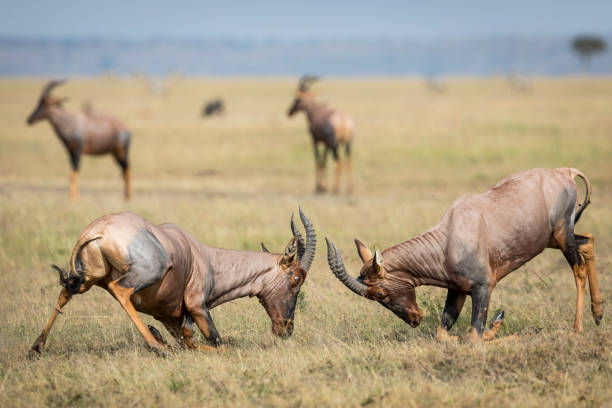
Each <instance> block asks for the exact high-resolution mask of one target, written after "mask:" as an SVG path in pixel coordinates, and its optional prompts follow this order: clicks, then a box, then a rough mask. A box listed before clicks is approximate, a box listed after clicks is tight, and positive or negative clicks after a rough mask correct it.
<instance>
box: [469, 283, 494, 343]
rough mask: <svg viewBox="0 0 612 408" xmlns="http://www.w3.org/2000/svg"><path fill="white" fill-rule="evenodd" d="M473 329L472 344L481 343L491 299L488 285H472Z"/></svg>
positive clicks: (471, 334) (471, 333)
mask: <svg viewBox="0 0 612 408" xmlns="http://www.w3.org/2000/svg"><path fill="white" fill-rule="evenodd" d="M471 294H472V330H471V332H470V341H471V342H472V344H477V343H480V342H481V340H482V335H483V332H484V327H485V323H486V321H487V314H488V312H489V299H490V298H491V291H490V289H489V288H488V287H486V286H482V285H478V286H476V285H474V286H473V287H472V293H471Z"/></svg>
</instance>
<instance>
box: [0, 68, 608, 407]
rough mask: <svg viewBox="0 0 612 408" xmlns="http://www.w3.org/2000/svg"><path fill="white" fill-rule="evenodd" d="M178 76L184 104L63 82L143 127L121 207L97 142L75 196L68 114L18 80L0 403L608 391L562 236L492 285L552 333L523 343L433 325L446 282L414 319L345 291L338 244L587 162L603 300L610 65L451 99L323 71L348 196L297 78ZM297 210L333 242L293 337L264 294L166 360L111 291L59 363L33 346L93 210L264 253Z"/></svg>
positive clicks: (5, 152)
mask: <svg viewBox="0 0 612 408" xmlns="http://www.w3.org/2000/svg"><path fill="white" fill-rule="evenodd" d="M168 81H169V84H170V86H169V88H170V93H169V95H168V96H166V97H160V96H156V95H151V94H149V92H148V87H147V85H146V83H144V82H143V81H142V80H139V79H119V78H113V77H103V78H97V79H92V80H74V81H71V82H68V83H67V84H66V85H65V86H63V87H60V88H57V90H56V92H57V94H58V95H69V96H70V97H71V100H70V102H68V103H67V108H68V109H78V108H79V106H80V104H81V103H82V102H83V101H84V100H86V99H87V100H91V101H92V103H93V106H94V109H99V110H103V111H109V112H113V113H116V114H117V115H118V116H120V117H121V118H122V119H123V120H124V121H125V122H126V123H127V124H129V126H130V127H131V129H132V130H133V133H134V141H133V145H132V163H133V168H134V190H135V191H134V192H135V198H134V200H133V201H131V202H128V203H126V202H124V201H123V200H122V198H121V196H122V194H121V191H122V185H121V179H120V177H119V170H118V168H117V167H116V166H115V164H114V163H113V161H112V159H111V158H110V157H105V158H90V157H85V158H84V159H83V160H82V171H81V189H82V194H81V197H80V200H79V201H78V202H77V203H76V204H70V203H69V202H68V180H67V173H68V160H67V157H66V153H65V152H64V151H63V147H62V146H61V145H60V143H59V142H58V141H57V140H55V136H54V135H53V133H52V130H51V128H50V126H49V125H48V124H46V123H41V124H38V125H37V126H35V127H31V128H30V127H26V125H25V118H26V116H27V114H28V113H29V111H30V110H31V109H33V107H34V104H35V102H36V98H37V96H38V93H39V91H40V89H41V86H42V84H43V82H41V81H33V80H2V81H0V124H1V126H0V287H1V288H2V290H1V293H2V296H0V316H1V318H0V405H1V406H40V405H51V406H57V405H71V406H90V405H105V406H142V405H159V406H186V405H206V406H224V405H239V406H243V405H266V406H320V405H327V406H360V405H361V406H377V405H385V406H387V405H390V406H415V407H420V406H432V405H441V404H451V405H455V406H475V405H476V406H491V405H497V406H511V405H528V406H542V405H545V406H550V405H559V406H576V405H578V406H605V405H609V404H610V403H611V402H610V400H611V399H612V391H610V387H609V384H610V381H611V380H612V355H611V353H610V347H611V346H612V340H611V339H612V337H611V334H612V333H611V332H610V329H609V324H608V323H607V316H604V320H603V322H602V325H601V326H600V327H596V326H595V324H594V323H593V321H592V319H591V318H590V312H589V311H588V310H585V333H584V334H583V335H580V336H577V335H575V334H574V333H573V331H572V325H573V314H574V303H575V296H576V294H575V286H574V280H573V276H572V272H571V270H570V269H569V267H568V266H567V265H566V262H565V260H564V259H563V256H562V255H561V254H560V253H559V252H558V251H553V250H547V251H545V252H544V253H543V254H542V255H540V256H539V257H537V258H536V259H534V260H533V261H532V262H530V263H528V264H527V265H526V266H525V267H523V268H521V269H520V270H519V271H516V272H515V273H513V274H511V275H510V276H509V277H507V278H506V279H504V280H503V281H502V282H501V283H500V284H499V286H498V287H497V288H496V289H495V291H494V292H493V298H492V304H491V310H495V309H498V308H503V309H505V311H506V316H507V317H506V324H505V327H504V328H503V330H502V333H501V335H502V336H504V335H509V334H513V333H515V332H519V331H523V330H528V329H529V328H531V327H534V326H535V327H540V328H542V331H541V332H540V333H539V334H537V335H535V336H531V337H528V338H525V339H524V340H523V341H521V342H518V343H508V344H489V345H484V346H481V347H471V346H469V345H467V344H464V343H459V344H453V345H446V344H440V343H438V342H436V341H435V340H434V338H433V337H434V333H435V328H436V326H437V323H438V321H439V318H440V314H441V312H442V307H443V304H444V298H445V291H444V290H442V289H438V288H420V289H419V290H418V291H417V293H418V300H419V303H420V305H421V308H422V309H424V310H425V311H426V313H427V315H426V317H425V319H424V321H423V323H422V324H421V326H420V327H419V328H417V329H411V328H410V327H408V326H407V325H406V324H404V323H403V322H401V321H400V320H399V319H397V318H396V317H394V316H393V315H392V314H390V313H389V312H387V311H386V310H384V309H383V308H382V307H380V306H378V305H376V304H374V303H372V302H369V301H367V300H365V299H361V298H358V297H356V296H355V295H353V294H352V293H349V292H348V291H347V290H346V289H345V288H343V287H342V286H341V284H340V283H339V282H337V281H336V280H335V278H333V276H332V275H331V273H330V272H329V269H328V267H327V265H326V262H325V259H326V257H325V248H324V245H322V244H321V241H322V239H323V237H324V236H327V237H329V238H331V239H332V240H333V241H334V242H335V243H336V244H337V245H338V246H339V248H340V249H341V251H342V253H343V255H344V258H345V263H346V265H347V268H348V269H349V270H350V271H352V273H353V274H355V273H357V271H358V269H359V267H360V261H359V259H358V257H357V254H356V252H355V251H354V247H353V243H352V239H353V238H354V237H358V238H360V239H361V240H362V241H364V242H366V243H367V244H368V245H370V246H372V245H374V244H376V245H378V246H380V247H386V246H389V245H391V244H394V243H397V242H399V241H402V240H405V239H408V238H409V237H411V236H413V235H415V234H418V233H419V232H422V231H424V230H426V229H427V228H429V227H430V226H432V225H433V224H435V223H436V222H437V220H438V219H439V218H440V216H441V215H442V213H443V212H444V210H445V209H446V208H447V207H448V206H449V205H450V203H451V202H452V201H453V200H454V199H455V198H457V197H458V196H460V195H462V194H467V193H475V192H480V191H483V190H485V189H486V188H488V187H489V186H490V185H492V184H493V183H495V182H496V181H497V180H499V179H501V178H502V177H504V176H506V175H508V174H511V173H513V172H516V171H518V170H522V169H525V168H531V167H540V166H542V167H558V166H572V167H577V168H580V169H581V170H582V171H583V172H585V173H586V174H587V175H588V176H589V177H590V179H591V181H592V183H593V197H592V205H591V206H590V207H589V208H588V210H587V211H586V212H585V214H584V216H583V217H582V219H581V221H580V223H579V224H578V227H577V231H579V232H591V233H593V234H595V236H596V252H597V262H598V268H599V274H600V282H601V287H602V295H603V297H604V299H607V298H609V295H610V293H611V292H610V288H611V287H612V278H610V276H609V275H610V262H611V261H612V255H611V249H612V247H611V244H610V240H611V238H612V215H611V214H610V209H611V208H612V189H611V187H612V161H611V159H612V117H611V116H610V108H611V106H612V98H611V96H610V95H612V80H610V79H607V78H604V79H597V80H591V79H584V78H575V79H554V80H553V79H546V78H542V79H538V80H535V81H534V86H533V90H532V91H531V92H528V93H517V92H515V91H513V90H512V89H510V88H508V87H507V85H506V84H505V82H504V81H503V80H502V79H496V78H492V79H487V80H463V79H461V80H460V79H455V80H449V81H448V90H447V91H446V92H445V93H443V94H434V93H430V92H429V91H428V89H427V87H426V86H425V84H423V83H421V82H419V81H417V80H403V79H393V80H391V79H389V80H386V79H376V80H374V79H372V80H333V79H328V80H326V81H322V82H320V83H318V84H316V85H315V86H314V87H313V89H314V90H316V91H317V92H318V93H319V97H320V98H321V99H323V100H326V101H328V102H330V104H333V105H334V106H338V107H342V108H343V110H346V111H348V112H350V113H351V114H353V116H354V117H355V120H356V123H357V133H356V140H355V145H354V146H355V147H354V168H355V177H356V192H355V194H354V195H352V196H347V195H344V194H342V195H339V196H333V195H327V196H318V195H314V194H313V193H312V191H313V190H314V162H313V155H312V152H311V147H310V141H309V137H308V135H307V131H306V124H305V120H304V118H302V117H298V118H294V119H288V118H286V116H285V112H286V109H287V108H288V106H289V104H290V102H291V100H292V92H293V90H294V87H295V83H294V81H293V80H288V79H269V80H255V79H219V80H211V79H199V80H196V79H185V78H181V77H172V78H169V79H168ZM215 95H221V96H222V97H223V98H224V99H225V101H226V103H227V107H228V112H227V114H226V115H225V116H223V117H218V118H212V119H203V118H201V117H199V112H200V110H201V107H202V105H203V103H204V101H205V100H206V99H208V98H209V97H211V96H215ZM332 167H333V166H332V165H331V164H330V165H329V171H330V176H331V170H332ZM525 199H526V200H528V199H529V197H525ZM298 204H301V205H302V207H303V208H304V210H305V211H306V213H307V214H308V216H309V217H310V218H311V220H312V222H313V224H314V225H315V227H316V229H317V232H318V236H319V246H318V252H317V256H316V258H315V262H314V264H313V267H312V269H311V271H310V273H309V275H308V279H307V280H306V283H305V286H304V289H303V293H304V296H303V298H302V299H301V301H300V304H299V305H298V310H297V312H296V328H295V332H294V335H293V337H292V338H290V339H288V340H279V339H277V338H275V337H273V335H272V334H271V333H270V322H269V320H268V318H267V316H266V314H265V312H264V310H263V308H261V307H260V306H259V304H258V303H257V301H254V300H252V299H241V300H238V301H235V302H232V303H229V304H225V305H223V306H221V307H219V308H217V309H214V310H213V312H212V314H213V319H214V320H215V322H216V324H217V327H218V328H219V330H220V332H221V336H222V337H223V338H224V340H225V341H226V343H227V344H228V348H227V350H226V351H224V352H221V353H204V352H200V353H196V352H190V351H177V352H174V353H173V354H172V356H171V357H170V358H168V359H161V358H158V357H156V356H155V355H154V354H153V353H151V352H149V351H147V350H146V348H145V346H144V342H143V340H142V339H141V337H140V335H139V333H138V332H137V331H136V329H135V328H134V327H133V326H132V324H131V323H130V321H129V320H128V318H127V316H126V315H125V313H124V312H123V311H122V310H121V308H120V306H119V305H118V304H117V303H116V302H115V301H114V300H113V299H112V298H111V296H109V295H108V294H107V293H105V292H103V291H102V290H100V289H96V288H94V289H92V290H91V291H90V292H88V293H86V294H85V295H83V296H76V297H75V298H74V299H73V300H72V301H71V302H70V303H69V304H68V305H67V306H66V308H65V313H64V315H62V316H60V318H59V319H58V321H57V323H56V325H55V327H54V328H53V331H52V332H51V335H50V337H49V340H48V342H47V348H46V350H45V352H44V354H43V356H42V358H41V359H40V360H37V361H30V360H28V359H26V358H25V355H26V352H27V350H28V348H29V346H30V345H31V343H32V342H33V340H34V339H35V338H36V336H37V335H38V333H39V331H40V329H41V328H42V326H43V325H44V323H45V322H46V319H47V318H48V316H49V314H50V312H51V310H52V308H53V306H54V305H55V301H56V299H57V295H58V293H59V287H58V285H57V278H56V276H55V275H54V273H53V272H52V271H51V269H50V268H49V266H48V265H49V264H51V263H57V264H59V265H66V264H67V263H68V260H69V256H70V253H71V251H72V246H73V245H74V243H75V241H76V238H77V236H78V235H79V233H80V231H81V230H82V229H83V228H84V227H85V226H86V225H87V224H88V223H89V222H90V221H92V220H93V219H94V218H96V217H98V216H100V215H103V214H106V213H109V212H117V211H132V212H136V213H139V214H141V215H143V216H145V217H147V218H149V219H150V220H152V221H154V222H158V223H161V222H174V223H177V224H179V225H181V226H183V227H184V228H186V229H187V230H189V231H191V232H192V233H193V234H194V236H196V237H197V238H198V239H200V240H201V241H203V242H206V243H208V244H211V245H215V246H221V247H228V248H243V249H253V250H257V249H258V248H259V243H260V242H261V241H264V242H265V243H266V245H267V246H268V247H269V248H271V249H273V250H276V251H280V250H281V249H282V248H284V245H285V244H286V242H287V241H288V239H289V237H290V233H289V216H290V214H291V212H292V211H296V210H297V206H298ZM587 303H588V302H587ZM469 315H470V307H469V302H468V304H467V305H466V308H465V309H464V311H463V313H462V315H461V317H460V319H459V321H458V323H457V325H456V327H455V328H454V331H455V332H456V333H460V334H461V333H465V332H467V330H468V327H469ZM144 318H145V320H146V322H147V323H152V324H155V322H154V321H153V320H152V319H151V318H150V317H147V316H144ZM157 327H158V328H159V329H162V327H161V325H160V324H157ZM162 331H163V330H162ZM164 334H165V335H166V337H167V338H168V339H169V336H168V334H167V333H164Z"/></svg>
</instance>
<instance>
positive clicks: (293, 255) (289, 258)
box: [280, 235, 298, 265]
mask: <svg viewBox="0 0 612 408" xmlns="http://www.w3.org/2000/svg"><path fill="white" fill-rule="evenodd" d="M297 242H298V237H297V236H296V235H294V236H293V237H292V238H291V240H290V241H289V243H288V244H287V246H286V247H285V255H283V257H282V259H281V261H280V263H281V265H291V264H292V263H293V261H295V260H296V259H297V247H298V246H297Z"/></svg>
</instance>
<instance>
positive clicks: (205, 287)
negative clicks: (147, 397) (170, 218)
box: [30, 209, 316, 355]
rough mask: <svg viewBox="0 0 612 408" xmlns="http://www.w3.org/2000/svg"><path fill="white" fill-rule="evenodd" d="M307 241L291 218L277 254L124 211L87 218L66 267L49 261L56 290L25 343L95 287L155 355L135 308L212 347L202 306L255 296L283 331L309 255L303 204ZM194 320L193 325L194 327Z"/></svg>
mask: <svg viewBox="0 0 612 408" xmlns="http://www.w3.org/2000/svg"><path fill="white" fill-rule="evenodd" d="M300 218H301V220H302V223H303V224H304V228H305V230H306V239H305V240H304V239H303V237H302V235H301V233H300V232H299V230H298V229H297V227H296V226H295V224H294V222H293V216H291V231H292V238H291V240H290V241H289V244H288V245H287V247H286V249H285V252H284V254H272V253H268V252H260V251H257V252H254V251H238V250H231V249H220V248H214V247H210V246H208V245H204V244H201V243H199V242H198V241H196V240H195V238H193V237H192V236H191V235H190V234H189V233H188V232H187V231H185V230H184V229H182V228H180V227H179V226H177V225H174V224H161V225H155V224H153V223H151V222H149V221H147V220H145V219H143V218H141V217H140V216H138V215H135V214H130V213H121V214H111V215H106V216H103V217H100V218H98V219H96V220H95V221H93V222H92V223H91V224H89V226H87V227H86V228H85V230H84V231H83V232H82V233H81V236H80V237H79V239H78V241H77V243H76V246H75V247H74V250H73V252H72V257H71V258H70V273H66V272H64V271H62V270H61V269H60V268H58V267H57V266H54V267H55V268H56V269H57V270H58V272H59V274H60V282H61V284H62V290H61V292H60V295H59V300H58V302H57V306H56V307H55V309H54V310H53V312H52V313H51V317H50V318H49V321H48V322H47V325H46V326H45V328H44V329H43V331H42V333H41V334H40V336H39V337H38V338H37V339H36V341H35V342H34V344H33V345H32V349H31V351H30V353H31V355H36V354H38V353H40V352H41V351H42V349H43V347H44V345H45V341H46V339H47V336H48V335H49V331H50V330H51V326H52V325H53V322H54V321H55V318H56V317H57V315H58V313H61V310H62V308H63V307H64V305H66V303H67V302H68V301H69V300H70V298H71V297H72V296H73V295H74V294H77V293H78V294H81V293H85V292H87V291H88V290H89V289H90V288H91V287H92V286H94V285H96V286H99V287H101V288H103V289H105V290H107V291H108V292H109V293H110V294H111V295H113V297H114V298H115V299H117V301H119V303H120V304H121V306H122V307H123V309H124V310H125V311H126V312H127V314H128V316H129V317H130V319H131V320H132V322H133V323H134V325H136V328H137V329H138V331H139V332H140V334H142V336H143V337H144V338H145V341H146V342H147V345H148V346H149V347H150V348H151V349H153V350H154V351H156V352H157V353H159V354H162V355H166V354H167V349H168V348H167V346H166V344H165V343H164V342H163V339H162V338H161V335H159V332H157V330H156V329H155V328H147V326H146V325H145V324H144V323H143V321H142V320H141V319H140V317H139V316H138V313H137V312H142V313H146V314H149V315H151V316H153V317H154V318H155V319H157V320H159V321H160V322H162V323H163V324H164V326H165V327H166V329H168V331H169V332H170V334H171V335H172V336H173V337H174V338H175V339H176V341H177V343H178V344H179V345H180V346H182V347H186V348H188V349H200V350H209V349H212V347H209V346H206V345H199V344H197V343H196V342H195V341H194V339H193V334H194V331H195V326H197V327H198V328H199V329H200V331H201V332H202V334H203V335H204V337H205V338H206V340H208V341H209V342H210V343H211V344H212V345H213V346H214V347H216V346H218V345H219V344H220V342H221V338H220V337H219V334H218V332H217V329H216V328H215V324H214V322H213V320H212V318H211V316H210V313H209V310H210V309H212V308H214V307H215V306H218V305H220V304H222V303H225V302H229V301H230V300H233V299H237V298H240V297H244V296H249V297H251V296H256V297H257V298H258V299H259V301H260V303H261V304H262V305H263V307H264V308H265V310H266V312H267V313H268V316H270V319H271V320H272V331H273V332H274V334H276V335H277V336H281V337H288V336H291V334H292V332H293V317H294V312H295V305H296V301H297V297H298V293H299V291H300V288H301V287H302V284H303V283H304V280H305V279H306V274H307V273H308V270H309V269H310V265H311V264H312V260H313V259H314V255H315V247H316V235H315V230H314V228H313V226H312V224H311V223H310V221H309V220H308V218H306V216H305V215H304V213H303V212H302V210H301V209H300ZM194 323H195V326H194Z"/></svg>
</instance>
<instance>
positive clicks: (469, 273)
mask: <svg viewBox="0 0 612 408" xmlns="http://www.w3.org/2000/svg"><path fill="white" fill-rule="evenodd" d="M452 270H453V272H455V273H456V274H457V275H459V276H461V277H463V278H465V279H467V280H468V281H469V283H470V285H473V284H480V285H485V286H486V285H488V279H487V273H486V269H485V266H484V265H483V264H482V262H481V260H480V257H479V256H478V255H477V254H476V253H475V252H472V251H468V250H464V252H463V253H462V255H461V257H460V259H459V260H458V261H457V262H456V263H455V264H454V265H453V266H452Z"/></svg>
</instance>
